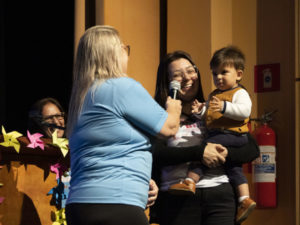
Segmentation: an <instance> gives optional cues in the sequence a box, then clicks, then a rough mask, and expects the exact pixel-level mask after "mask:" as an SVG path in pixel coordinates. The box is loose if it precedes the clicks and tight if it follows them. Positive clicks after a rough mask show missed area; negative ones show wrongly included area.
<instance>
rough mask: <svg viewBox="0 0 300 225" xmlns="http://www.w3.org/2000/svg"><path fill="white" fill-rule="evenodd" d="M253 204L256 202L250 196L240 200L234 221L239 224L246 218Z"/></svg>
mask: <svg viewBox="0 0 300 225" xmlns="http://www.w3.org/2000/svg"><path fill="white" fill-rule="evenodd" d="M255 206H256V202H255V201H253V200H252V199H251V198H246V199H244V200H243V201H242V202H240V204H239V206H238V211H237V214H236V222H237V223H238V224H240V223H242V222H243V221H244V220H245V219H247V217H248V216H249V214H250V213H251V212H252V211H253V209H254V208H255Z"/></svg>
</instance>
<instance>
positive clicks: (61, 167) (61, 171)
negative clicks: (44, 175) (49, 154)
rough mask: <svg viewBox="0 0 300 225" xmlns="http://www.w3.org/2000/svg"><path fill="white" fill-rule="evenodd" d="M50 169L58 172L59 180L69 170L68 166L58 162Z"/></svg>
mask: <svg viewBox="0 0 300 225" xmlns="http://www.w3.org/2000/svg"><path fill="white" fill-rule="evenodd" d="M50 170H51V171H52V172H53V173H55V174H56V180H57V179H59V178H60V177H61V176H62V175H63V174H64V173H65V172H66V171H67V170H68V168H67V167H66V166H64V165H62V164H60V163H56V164H54V165H51V167H50Z"/></svg>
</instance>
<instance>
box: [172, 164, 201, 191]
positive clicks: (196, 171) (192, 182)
mask: <svg viewBox="0 0 300 225" xmlns="http://www.w3.org/2000/svg"><path fill="white" fill-rule="evenodd" d="M190 169H193V170H189V171H188V173H187V177H186V178H185V179H184V180H183V181H181V182H180V183H177V184H173V185H171V186H170V187H169V190H168V191H169V193H170V194H174V195H194V194H195V192H196V183H197V182H198V181H199V180H200V177H201V175H202V174H203V172H202V169H201V168H200V167H197V168H196V165H195V164H191V167H190Z"/></svg>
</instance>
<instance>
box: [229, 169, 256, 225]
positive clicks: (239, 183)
mask: <svg viewBox="0 0 300 225" xmlns="http://www.w3.org/2000/svg"><path fill="white" fill-rule="evenodd" d="M226 171H227V174H228V177H229V179H230V182H231V183H232V184H233V186H234V187H236V189H237V193H238V201H239V206H238V211H237V215H236V222H237V223H241V222H243V221H244V220H245V219H247V217H248V216H249V214H250V213H251V212H252V211H253V209H254V208H255V206H256V203H255V202H254V201H253V200H252V199H251V198H250V192H249V186H248V181H247V178H246V177H245V176H244V174H243V169H242V167H231V168H227V170H226Z"/></svg>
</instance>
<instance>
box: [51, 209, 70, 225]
mask: <svg viewBox="0 0 300 225" xmlns="http://www.w3.org/2000/svg"><path fill="white" fill-rule="evenodd" d="M52 225H67V221H66V214H65V209H60V210H58V211H56V212H55V221H54V223H52Z"/></svg>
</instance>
